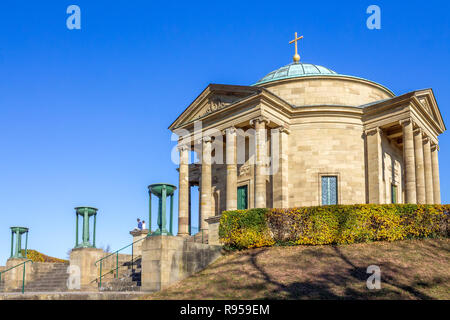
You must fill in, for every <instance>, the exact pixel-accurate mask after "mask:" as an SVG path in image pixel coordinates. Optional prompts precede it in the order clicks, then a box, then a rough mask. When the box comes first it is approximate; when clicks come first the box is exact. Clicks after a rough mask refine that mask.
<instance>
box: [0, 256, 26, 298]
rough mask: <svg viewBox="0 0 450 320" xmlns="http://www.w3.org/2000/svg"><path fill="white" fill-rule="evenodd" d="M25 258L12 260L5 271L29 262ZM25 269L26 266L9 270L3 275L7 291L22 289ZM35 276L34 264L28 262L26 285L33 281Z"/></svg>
mask: <svg viewBox="0 0 450 320" xmlns="http://www.w3.org/2000/svg"><path fill="white" fill-rule="evenodd" d="M27 260H28V259H25V258H10V259H8V261H6V267H5V270H8V269H9V268H12V267H14V266H17V265H18V264H20V263H22V262H24V261H27ZM23 268H24V264H22V265H21V266H19V267H17V268H14V269H12V270H9V271H8V272H6V273H4V274H2V278H3V279H2V280H3V281H4V284H5V286H4V288H5V291H11V290H16V289H20V288H22V283H23ZM32 275H33V264H32V263H31V262H27V263H26V266H25V284H26V283H27V282H29V281H31V280H32Z"/></svg>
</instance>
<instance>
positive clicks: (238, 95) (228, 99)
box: [169, 84, 261, 130]
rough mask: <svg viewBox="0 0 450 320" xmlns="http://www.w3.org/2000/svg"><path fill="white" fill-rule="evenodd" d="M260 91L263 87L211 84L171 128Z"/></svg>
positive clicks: (197, 118) (200, 117)
mask: <svg viewBox="0 0 450 320" xmlns="http://www.w3.org/2000/svg"><path fill="white" fill-rule="evenodd" d="M260 91H261V89H259V88H256V87H249V86H233V85H216V84H211V85H209V86H208V87H207V88H206V89H205V90H204V91H203V92H202V93H201V94H200V95H199V96H198V97H197V98H196V99H195V100H194V101H193V102H192V103H191V104H190V105H189V106H188V107H187V108H186V110H184V111H183V113H182V114H181V115H180V116H179V117H178V118H177V119H176V120H175V122H174V123H172V124H171V125H170V127H169V129H170V130H173V129H175V128H178V127H181V126H183V125H184V124H187V123H191V122H193V121H195V120H199V119H202V118H203V117H205V116H207V115H209V114H212V113H214V112H217V111H219V110H221V109H223V108H225V107H227V106H229V105H232V104H234V103H236V102H238V101H240V100H242V99H244V98H246V97H249V96H251V95H254V94H256V93H259V92H260Z"/></svg>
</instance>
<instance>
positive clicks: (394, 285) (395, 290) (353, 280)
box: [236, 246, 443, 300]
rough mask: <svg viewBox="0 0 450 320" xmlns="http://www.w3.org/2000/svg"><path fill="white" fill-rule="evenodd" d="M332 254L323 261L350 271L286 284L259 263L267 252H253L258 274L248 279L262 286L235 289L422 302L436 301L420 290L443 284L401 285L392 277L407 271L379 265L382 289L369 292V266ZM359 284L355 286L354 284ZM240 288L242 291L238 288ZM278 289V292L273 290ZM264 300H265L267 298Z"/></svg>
mask: <svg viewBox="0 0 450 320" xmlns="http://www.w3.org/2000/svg"><path fill="white" fill-rule="evenodd" d="M332 248H333V254H324V253H321V254H320V256H321V258H326V257H325V256H326V255H328V256H329V257H331V256H333V257H338V258H339V259H340V260H342V262H344V265H346V266H347V268H342V267H341V266H339V268H340V270H332V271H330V272H322V273H320V274H318V275H316V276H315V279H314V280H308V281H303V282H299V281H297V282H292V283H289V284H284V283H282V282H279V281H277V280H275V279H274V277H273V276H272V275H271V274H270V273H269V272H267V271H266V270H265V268H264V267H263V266H262V265H261V263H260V262H259V261H258V259H259V256H260V255H261V254H263V253H264V252H266V251H267V250H268V249H260V250H254V251H251V252H250V253H249V254H248V255H249V261H250V263H251V265H252V266H253V268H254V269H255V270H257V273H256V274H254V273H248V272H247V275H248V276H249V277H253V278H255V279H258V280H263V283H259V284H257V285H256V287H255V285H246V286H239V285H236V289H241V290H242V289H246V290H249V289H258V290H261V289H262V288H267V292H266V293H265V295H264V298H265V299H280V298H281V299H333V300H337V299H379V298H385V299H404V298H411V297H412V298H415V299H421V300H429V299H434V298H433V297H431V296H429V295H427V294H425V293H423V292H421V291H420V290H419V289H418V288H430V287H433V286H435V285H438V284H440V283H442V282H443V279H441V278H434V279H433V280H431V281H429V282H424V281H416V282H411V283H410V284H405V283H401V282H400V281H398V280H396V279H395V278H394V276H393V275H398V274H402V273H404V272H406V269H405V268H400V267H396V266H392V265H389V264H381V265H379V266H380V268H381V271H382V275H381V281H382V287H383V288H382V289H381V290H369V289H367V287H366V281H367V278H368V277H369V276H370V274H367V273H366V270H367V267H368V265H358V264H357V263H356V262H354V261H353V260H352V259H350V258H349V257H348V256H347V255H345V254H344V253H343V252H342V250H341V249H340V248H339V247H338V246H333V247H332ZM355 284H356V285H355ZM238 287H239V288H238ZM273 288H275V289H273ZM264 298H263V299H264Z"/></svg>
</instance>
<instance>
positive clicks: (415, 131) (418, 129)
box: [413, 127, 424, 134]
mask: <svg viewBox="0 0 450 320" xmlns="http://www.w3.org/2000/svg"><path fill="white" fill-rule="evenodd" d="M413 132H414V134H424V131H423V129H422V128H420V127H419V128H416V129H414V131H413Z"/></svg>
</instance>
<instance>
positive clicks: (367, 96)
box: [261, 77, 393, 106]
mask: <svg viewBox="0 0 450 320" xmlns="http://www.w3.org/2000/svg"><path fill="white" fill-rule="evenodd" d="M261 86H262V87H264V88H266V89H268V90H269V91H271V92H272V93H274V94H275V95H277V96H279V97H280V98H282V99H284V100H286V101H287V102H289V103H291V104H293V105H294V106H310V105H341V106H360V105H364V104H367V103H371V102H374V101H379V100H383V99H387V98H392V97H393V94H392V93H390V92H389V91H388V90H386V89H385V88H383V87H381V86H379V85H377V84H375V83H373V82H369V81H365V80H358V79H353V78H341V77H340V78H338V77H333V78H328V79H326V78H320V77H316V78H312V77H308V78H303V79H301V78H300V79H299V78H297V79H293V80H286V81H277V82H271V83H267V84H263V85H261Z"/></svg>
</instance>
